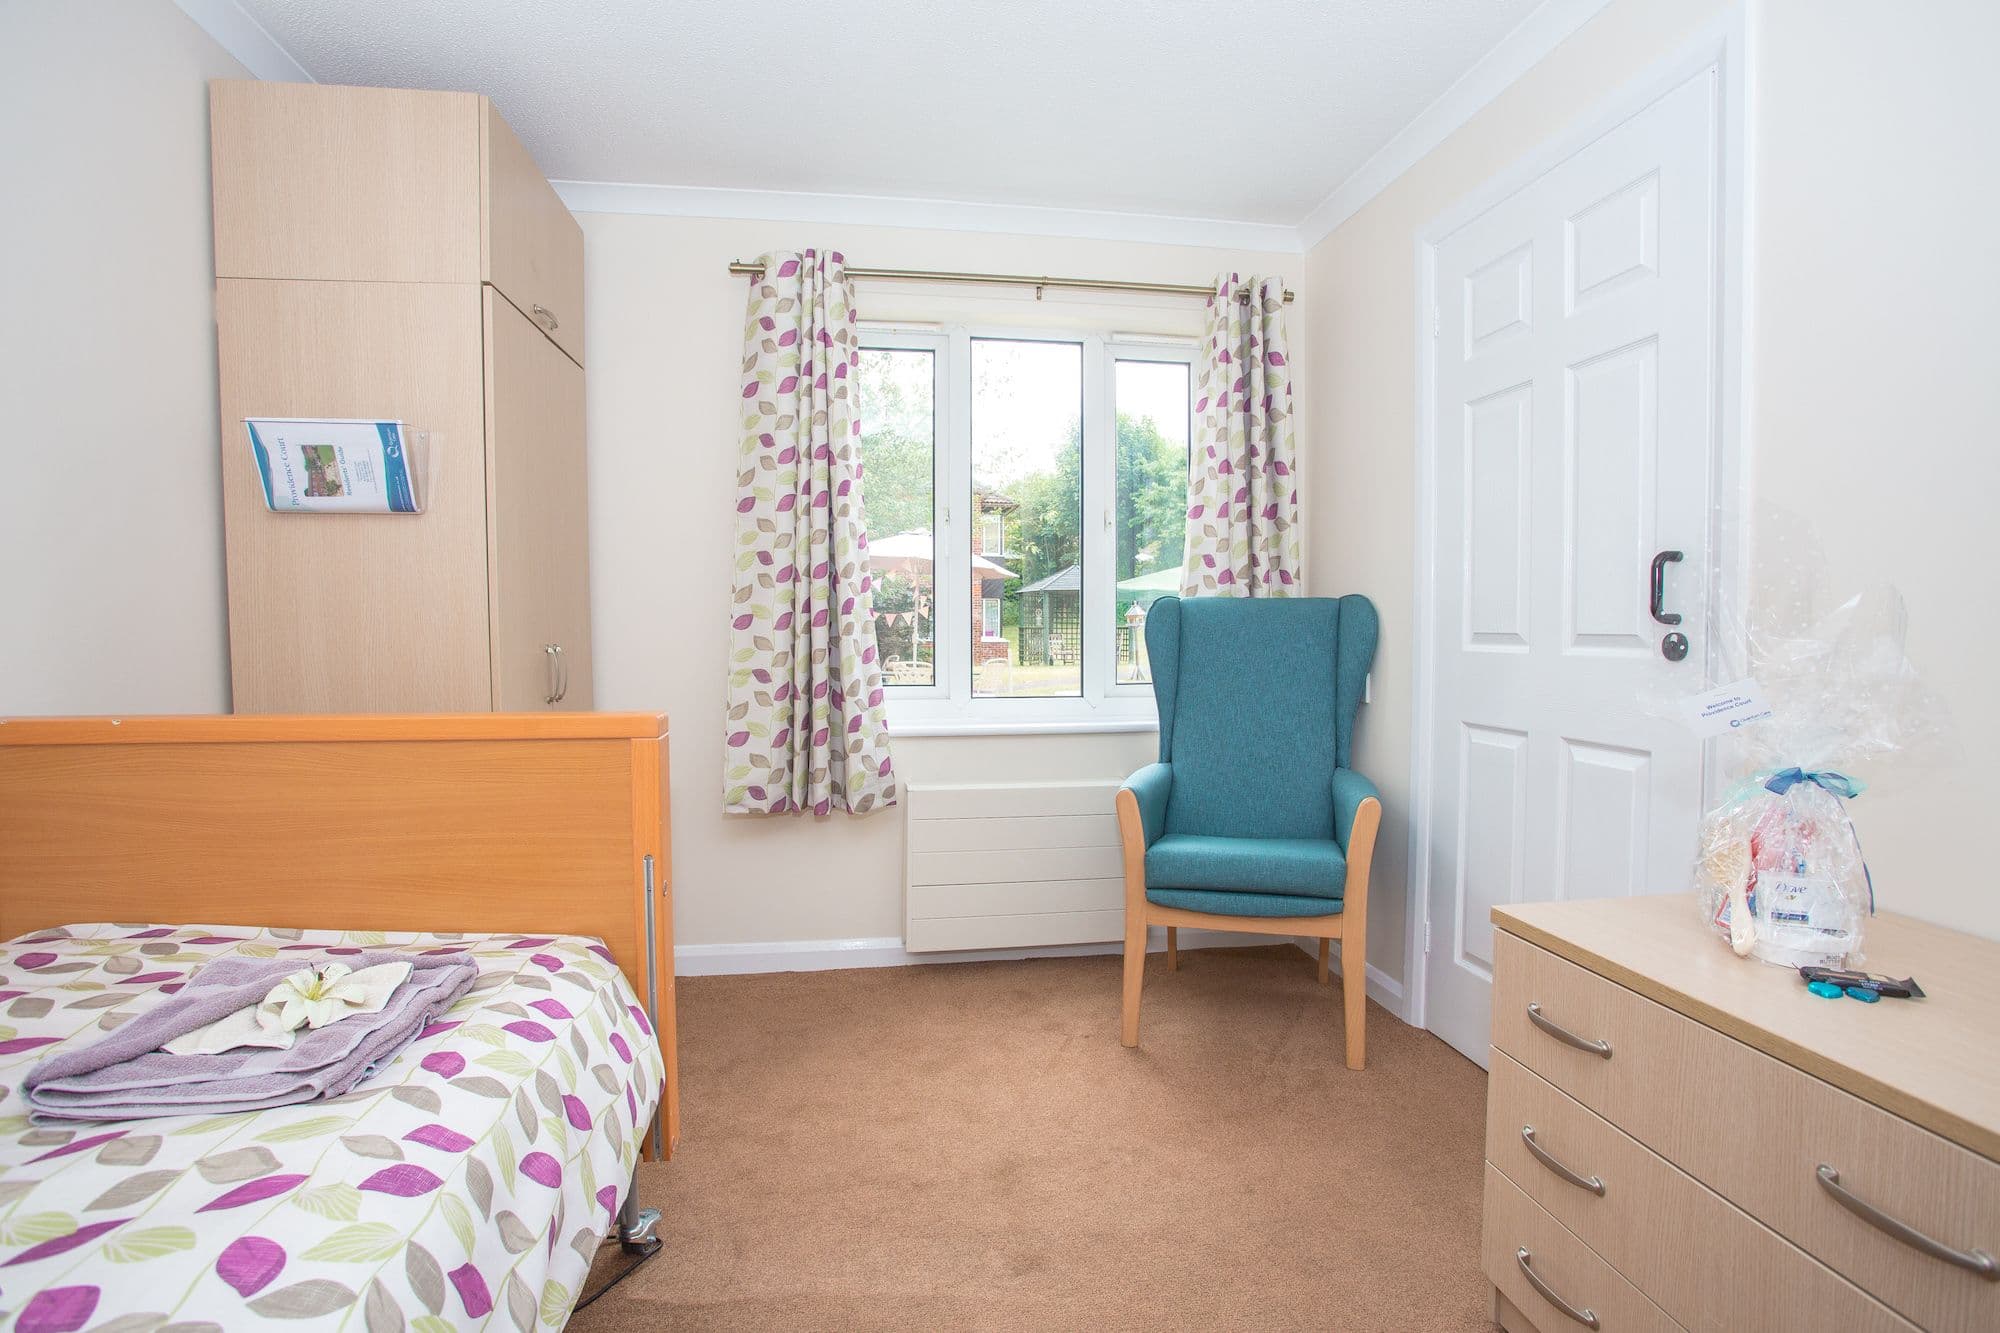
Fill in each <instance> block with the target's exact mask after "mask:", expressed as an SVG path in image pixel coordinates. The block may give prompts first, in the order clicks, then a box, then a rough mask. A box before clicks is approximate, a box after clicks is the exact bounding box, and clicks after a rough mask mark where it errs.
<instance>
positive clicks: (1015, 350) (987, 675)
mask: <svg viewBox="0 0 2000 1333" xmlns="http://www.w3.org/2000/svg"><path fill="white" fill-rule="evenodd" d="M972 508H973V516H974V521H973V522H972V523H971V524H969V525H968V528H969V530H970V532H971V534H972V543H973V546H972V590H971V597H972V610H973V615H972V692H973V694H975V695H978V696H983V697H994V696H1006V697H1022V696H1028V695H1075V694H1081V693H1083V567H1082V562H1083V347H1082V346H1081V345H1080V344H1078V343H1045V342H1014V341H1009V340H1005V339H998V338H979V339H975V340H974V341H973V344H972ZM996 535H997V536H998V537H999V539H1000V541H999V545H998V546H997V547H996V546H994V545H993V544H992V540H991V539H992V538H993V537H995V536H996ZM995 611H998V612H999V621H1000V623H999V625H998V627H997V629H996V628H995V627H994V626H992V625H989V624H988V623H987V618H988V616H989V615H990V614H991V613H993V612H995Z"/></svg>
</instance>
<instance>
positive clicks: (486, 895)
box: [0, 713, 680, 1158]
mask: <svg viewBox="0 0 2000 1333" xmlns="http://www.w3.org/2000/svg"><path fill="white" fill-rule="evenodd" d="M668 851H669V839H668V827H667V720H666V718H665V717H662V716H659V715H657V714H653V713H511V714H510V713H474V714H435V715H431V714H414V715H408V716H399V715H379V716H316V717H282V716H260V715H240V716H234V717H132V718H110V717H101V718H24V719H0V939H12V938H14V937H15V936H18V935H22V934H26V933H28V932H30V931H34V930H39V929H43V928H46V927H49V926H59V925H68V924H71V923H76V922H86V921H121V922H123V921H130V922H149V923H150V922H162V923H179V924H190V925H194V924H199V925H221V926H276V927H299V928H302V929H313V928H318V929H328V930H386V931H406V930H407V931H463V932H487V931H491V932H503V933H508V934H524V935H525V934H541V935H553V934H560V935H593V936H596V937H598V938H600V939H602V940H603V941H604V942H605V944H606V945H607V946H608V947H609V948H610V950H611V954H612V957H613V958H614V959H615V960H616V961H617V963H618V966H619V967H620V968H621V969H622V970H623V971H624V973H625V976H626V978H627V979H628V980H629V981H630V982H631V983H632V988H633V990H634V991H635V992H637V994H638V995H639V996H640V997H641V999H642V1001H643V1002H644V1003H645V1004H646V1006H647V1009H648V1011H649V1013H650V1015H651V1017H652V1022H653V1030H654V1032H655V1034H656V1035H657V1037H658V1040H659V1043H660V1054H661V1056H662V1057H663V1058H664V1060H665V1062H666V1070H667V1081H666V1088H665V1091H664V1094H663V1096H662V1099H661V1105H660V1112H659V1115H658V1117H657V1118H656V1119H655V1121H654V1128H653V1133H652V1134H651V1135H649V1136H647V1138H648V1143H647V1149H648V1152H649V1155H651V1156H653V1157H655V1158H661V1157H668V1156H671V1155H672V1153H673V1148H674V1144H675V1143H676V1142H677V1141H678V1139H679V1137H680V1073H679V1063H678V1060H677V1058H676V1052H675V1043H674V969H673V956H674V951H673V899H672V895H671V893H670V891H669V887H668V873H667V872H668V865H669V859H668Z"/></svg>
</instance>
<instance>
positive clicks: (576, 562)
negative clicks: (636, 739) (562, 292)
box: [485, 288, 592, 712]
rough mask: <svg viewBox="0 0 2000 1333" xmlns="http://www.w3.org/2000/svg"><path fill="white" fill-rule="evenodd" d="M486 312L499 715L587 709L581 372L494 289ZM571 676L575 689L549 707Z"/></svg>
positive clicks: (585, 505) (488, 296)
mask: <svg viewBox="0 0 2000 1333" xmlns="http://www.w3.org/2000/svg"><path fill="white" fill-rule="evenodd" d="M485 302H486V312H485V313H486V355H487V361H488V369H487V374H486V395H487V413H486V428H487V433H488V438H489V447H490V449H491V466H490V467H489V469H488V472H487V477H488V486H489V488H490V490H491V508H492V513H493V524H492V530H491V532H492V536H491V545H490V547H489V549H488V553H487V560H488V563H489V565H490V566H491V569H492V594H491V615H492V619H493V645H494V648H493V698H494V701H495V703H494V706H495V707H496V708H499V709H501V710H502V711H528V712H533V711H538V710H542V709H548V708H558V709H588V708H589V707H591V702H592V693H591V679H590V677H591V661H590V549H589V503H588V499H587V496H586V476H585V470H584V416H583V413H584V404H583V371H582V369H581V368H579V367H578V366H577V364H576V363H575V362H574V361H571V360H570V359H569V357H567V356H565V355H564V354H563V352H562V350H561V349H560V348H558V347H556V345H555V344H553V343H551V342H550V341H549V340H548V339H547V338H545V337H543V336H542V334H541V331H540V330H539V329H537V328H536V327H535V326H534V325H533V324H531V323H529V322H528V319H527V317H526V316H525V315H523V314H522V313H521V312H520V311H518V310H516V309H515V308H514V307H513V306H512V305H511V304H509V303H508V301H507V300H506V298H505V297H502V296H499V295H497V294H496V293H495V292H494V291H493V290H492V289H491V288H487V289H486V290H485ZM551 646H560V647H561V649H562V652H561V654H560V656H558V655H557V654H554V653H552V652H551V651H550V648H551ZM564 667H567V671H568V691H567V693H565V694H564V695H563V697H562V698H561V699H560V700H557V701H556V702H554V703H551V702H550V699H549V696H550V695H551V694H554V693H556V692H557V688H558V686H559V683H560V677H561V674H562V670H563V668H564Z"/></svg>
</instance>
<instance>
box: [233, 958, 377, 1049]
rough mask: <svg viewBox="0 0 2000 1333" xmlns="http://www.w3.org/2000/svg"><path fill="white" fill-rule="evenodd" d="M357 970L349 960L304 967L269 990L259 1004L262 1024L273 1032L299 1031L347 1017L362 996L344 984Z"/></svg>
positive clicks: (258, 1012)
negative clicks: (351, 973) (348, 976)
mask: <svg viewBox="0 0 2000 1333" xmlns="http://www.w3.org/2000/svg"><path fill="white" fill-rule="evenodd" d="M353 970H354V969H353V968H351V967H349V966H348V965H347V964H345V963H328V964H326V965H325V966H323V967H317V968H313V967H306V968H300V969H299V970H298V971H297V972H294V973H292V975H290V976H289V977H286V978H285V979H284V980H283V981H281V982H279V983H278V984H277V985H275V986H273V987H271V989H270V991H269V992H268V993H266V994H265V996H264V1002H263V1003H262V1004H260V1005H258V1006H257V1022H258V1024H259V1025H260V1026H262V1027H264V1028H266V1029H268V1030H270V1031H273V1032H297V1031H298V1030H299V1029H300V1028H320V1027H325V1026H326V1025H327V1024H328V1023H334V1022H338V1021H339V1020H341V1019H343V1018H345V1017H347V1016H348V1014H350V1013H352V1012H353V1011H354V1010H353V1006H354V1004H355V1003H356V1002H357V1001H358V1000H359V999H360V998H361V997H360V996H359V995H358V994H356V993H354V988H352V987H349V986H347V985H345V984H344V983H345V981H346V978H347V974H348V973H349V972H352V971H353Z"/></svg>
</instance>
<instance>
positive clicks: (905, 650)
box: [856, 347, 939, 688]
mask: <svg viewBox="0 0 2000 1333" xmlns="http://www.w3.org/2000/svg"><path fill="white" fill-rule="evenodd" d="M858 370H859V375H858V383H857V389H856V392H857V394H858V396H859V403H860V408H861V428H862V432H863V433H862V436H861V493H862V497H863V499H864V501H865V502H866V504H867V506H868V515H867V517H868V555H869V563H870V565H871V567H872V569H873V571H874V575H875V651H876V652H877V653H878V654H880V656H881V659H882V679H883V683H884V684H886V685H888V686H890V687H892V688H897V687H901V688H908V687H911V686H923V687H929V688H935V687H936V685H937V652H936V647H937V644H936V638H937V635H936V610H937V608H936V604H935V603H936V595H937V580H936V578H935V577H934V565H935V562H936V559H937V543H936V541H935V540H934V539H933V537H932V536H931V532H932V528H931V524H932V511H933V510H934V509H935V508H936V501H937V495H936V492H937V484H936V475H937V438H938V430H937V425H938V420H939V418H938V396H937V353H936V352H935V351H934V350H933V349H931V348H928V347H877V348H870V349H869V350H868V351H867V352H865V353H863V355H862V357H861V364H860V366H859V367H858Z"/></svg>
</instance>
